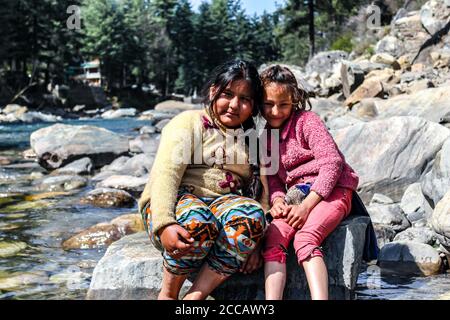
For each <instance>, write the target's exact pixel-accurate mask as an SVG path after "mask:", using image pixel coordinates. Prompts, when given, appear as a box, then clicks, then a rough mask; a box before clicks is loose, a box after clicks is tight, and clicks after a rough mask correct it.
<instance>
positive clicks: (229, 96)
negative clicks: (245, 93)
mask: <svg viewBox="0 0 450 320" xmlns="http://www.w3.org/2000/svg"><path fill="white" fill-rule="evenodd" d="M222 96H224V97H226V98H231V97H232V96H233V95H232V94H231V93H230V92H223V93H222Z"/></svg>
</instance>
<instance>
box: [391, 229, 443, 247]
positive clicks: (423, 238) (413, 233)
mask: <svg viewBox="0 0 450 320" xmlns="http://www.w3.org/2000/svg"><path fill="white" fill-rule="evenodd" d="M394 241H397V242H398V241H412V242H419V243H424V244H429V245H430V246H432V245H434V243H435V242H436V235H435V233H434V232H433V230H431V229H430V228H427V227H418V228H409V229H407V230H405V231H402V232H400V233H399V234H397V235H396V236H395V238H394Z"/></svg>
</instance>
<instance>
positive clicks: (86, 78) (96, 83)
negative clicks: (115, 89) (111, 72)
mask: <svg viewBox="0 0 450 320" xmlns="http://www.w3.org/2000/svg"><path fill="white" fill-rule="evenodd" d="M81 67H82V68H83V71H84V74H83V78H82V80H83V82H84V83H85V84H87V85H89V86H92V87H100V86H101V85H102V75H101V73H100V60H99V59H95V60H93V61H89V62H85V63H83V64H82V65H81Z"/></svg>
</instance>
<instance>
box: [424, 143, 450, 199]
mask: <svg viewBox="0 0 450 320" xmlns="http://www.w3.org/2000/svg"><path fill="white" fill-rule="evenodd" d="M421 186H422V190H423V193H424V194H425V195H426V196H427V197H429V198H430V199H431V200H432V201H433V202H434V205H435V206H436V205H437V203H438V202H439V201H440V200H441V199H442V198H443V197H444V195H445V193H446V192H447V191H448V190H450V139H447V140H446V141H445V143H444V145H443V146H442V149H441V150H440V151H439V152H438V154H437V155H436V158H435V159H434V163H433V166H432V168H431V171H430V172H428V173H427V174H426V175H425V176H424V177H423V179H422V181H421Z"/></svg>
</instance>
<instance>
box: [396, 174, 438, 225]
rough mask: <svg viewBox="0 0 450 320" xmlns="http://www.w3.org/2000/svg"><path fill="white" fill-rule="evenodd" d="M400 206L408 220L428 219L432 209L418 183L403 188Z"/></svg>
mask: <svg viewBox="0 0 450 320" xmlns="http://www.w3.org/2000/svg"><path fill="white" fill-rule="evenodd" d="M400 207H401V208H402V210H403V212H404V213H405V214H406V217H407V218H408V220H409V221H411V222H415V221H418V220H422V219H425V220H428V219H429V217H430V216H431V214H432V213H433V209H432V208H431V206H430V204H429V203H428V201H427V199H425V196H424V195H423V193H422V187H421V186H420V183H413V184H411V185H410V186H409V187H408V188H406V190H405V194H404V195H403V197H402V201H401V203H400Z"/></svg>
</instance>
